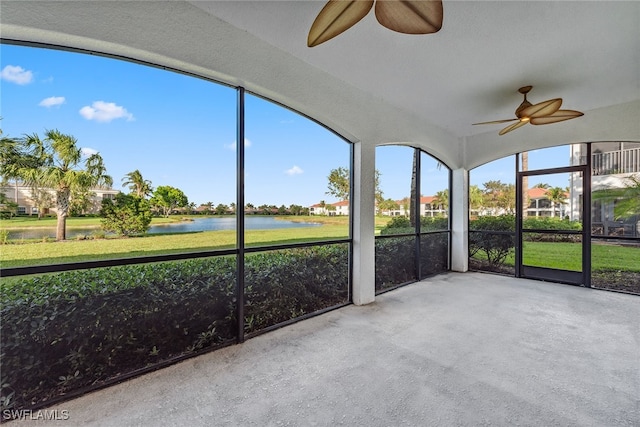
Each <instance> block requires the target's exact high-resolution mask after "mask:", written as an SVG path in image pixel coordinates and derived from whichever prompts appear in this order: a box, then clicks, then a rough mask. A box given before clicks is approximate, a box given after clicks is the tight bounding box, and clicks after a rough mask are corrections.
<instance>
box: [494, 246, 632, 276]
mask: <svg viewBox="0 0 640 427" xmlns="http://www.w3.org/2000/svg"><path fill="white" fill-rule="evenodd" d="M523 261H524V264H525V265H530V266H536V267H549V268H558V269H562V270H572V271H582V265H581V264H582V246H581V244H580V243H564V242H553V243H552V242H524V247H523ZM505 264H507V265H511V266H513V265H515V257H514V255H513V254H512V255H510V256H508V257H507V259H506V261H505ZM591 268H592V270H609V269H612V270H623V271H636V272H640V247H633V246H618V245H610V244H603V243H595V242H594V243H592V245H591Z"/></svg>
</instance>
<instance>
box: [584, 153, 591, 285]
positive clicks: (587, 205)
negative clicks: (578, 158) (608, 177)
mask: <svg viewBox="0 0 640 427" xmlns="http://www.w3.org/2000/svg"><path fill="white" fill-rule="evenodd" d="M592 173H593V168H592V167H591V144H587V164H586V166H585V168H584V170H583V172H582V282H583V284H584V286H585V287H587V288H590V287H591V174H592Z"/></svg>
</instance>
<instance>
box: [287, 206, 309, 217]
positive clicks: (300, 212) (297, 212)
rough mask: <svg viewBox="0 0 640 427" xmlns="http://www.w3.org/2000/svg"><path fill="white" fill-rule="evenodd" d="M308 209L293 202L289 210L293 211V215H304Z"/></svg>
mask: <svg viewBox="0 0 640 427" xmlns="http://www.w3.org/2000/svg"><path fill="white" fill-rule="evenodd" d="M306 210H308V208H305V207H303V206H300V205H295V204H292V205H290V206H289V212H291V215H304V214H305V212H306Z"/></svg>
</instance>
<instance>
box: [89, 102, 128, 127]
mask: <svg viewBox="0 0 640 427" xmlns="http://www.w3.org/2000/svg"><path fill="white" fill-rule="evenodd" d="M80 115H81V116H82V117H84V118H85V119H87V120H95V121H97V122H103V123H109V122H110V121H112V120H115V119H122V118H124V119H127V121H131V120H134V118H133V114H131V113H129V112H128V111H127V109H126V108H124V107H121V106H119V105H116V104H114V103H113V102H104V101H95V102H94V103H93V104H91V106H90V107H89V106H88V105H87V106H85V107H82V108H81V109H80Z"/></svg>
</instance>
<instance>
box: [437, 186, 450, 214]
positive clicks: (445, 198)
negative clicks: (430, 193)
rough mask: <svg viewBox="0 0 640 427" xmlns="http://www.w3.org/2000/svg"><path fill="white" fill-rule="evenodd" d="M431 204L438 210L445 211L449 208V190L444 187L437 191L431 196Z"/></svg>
mask: <svg viewBox="0 0 640 427" xmlns="http://www.w3.org/2000/svg"><path fill="white" fill-rule="evenodd" d="M433 204H434V205H435V206H437V207H438V209H439V210H444V211H446V210H447V209H449V190H448V189H444V190H442V191H438V192H437V193H436V195H435V196H434V197H433Z"/></svg>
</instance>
